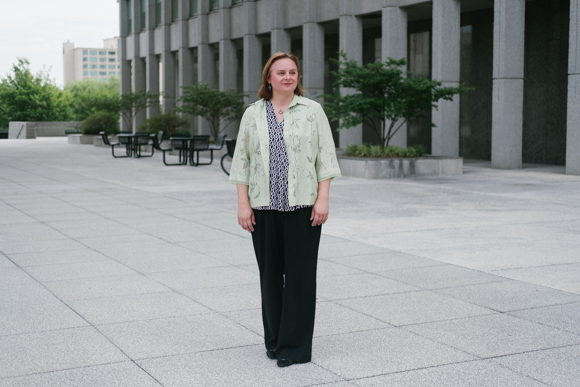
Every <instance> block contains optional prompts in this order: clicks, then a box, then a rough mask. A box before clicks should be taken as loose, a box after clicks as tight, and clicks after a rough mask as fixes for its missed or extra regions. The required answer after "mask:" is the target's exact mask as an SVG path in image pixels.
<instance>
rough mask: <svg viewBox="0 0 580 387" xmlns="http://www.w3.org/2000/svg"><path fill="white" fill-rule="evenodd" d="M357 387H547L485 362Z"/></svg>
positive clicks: (396, 376)
mask: <svg viewBox="0 0 580 387" xmlns="http://www.w3.org/2000/svg"><path fill="white" fill-rule="evenodd" d="M354 383H356V385H357V386H360V387H367V386H381V387H433V386H437V387H457V386H461V387H497V386H505V387H542V386H544V387H545V384H544V383H540V382H538V381H536V380H534V379H531V378H529V377H527V376H525V375H522V374H518V373H516V372H513V371H510V370H508V369H506V368H505V367H502V366H499V365H497V364H494V363H492V362H490V361H489V360H484V361H468V362H463V363H458V364H449V365H444V366H439V367H430V368H424V369H420V370H413V371H407V372H401V373H396V374H390V375H383V376H376V377H372V378H365V379H359V380H355V381H354Z"/></svg>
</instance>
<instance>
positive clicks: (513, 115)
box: [491, 0, 526, 169]
mask: <svg viewBox="0 0 580 387" xmlns="http://www.w3.org/2000/svg"><path fill="white" fill-rule="evenodd" d="M525 3H526V2H525V0H495V6H494V11H493V12H494V26H493V96H492V97H493V105H492V129H491V165H492V167H494V168H502V169H514V168H521V167H522V128H523V106H524V24H525Z"/></svg>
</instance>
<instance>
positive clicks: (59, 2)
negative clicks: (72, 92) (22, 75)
mask: <svg viewBox="0 0 580 387" xmlns="http://www.w3.org/2000/svg"><path fill="white" fill-rule="evenodd" d="M0 15H2V21H1V22H0V78H4V77H5V76H6V74H7V73H8V72H10V70H11V68H12V64H13V63H16V61H17V58H18V57H23V58H27V59H28V61H29V62H30V67H31V69H32V71H33V72H34V73H36V72H37V71H39V70H42V68H43V67H42V66H43V65H45V66H46V68H48V67H51V70H50V77H51V78H53V79H54V80H55V81H56V84H57V85H58V86H59V87H62V84H63V74H62V72H63V69H62V44H63V43H64V42H66V41H71V42H73V43H74V44H75V47H103V39H106V38H112V37H114V36H118V35H119V4H118V3H117V0H97V1H95V0H92V1H89V0H0Z"/></svg>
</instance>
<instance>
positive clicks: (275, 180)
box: [254, 101, 312, 212]
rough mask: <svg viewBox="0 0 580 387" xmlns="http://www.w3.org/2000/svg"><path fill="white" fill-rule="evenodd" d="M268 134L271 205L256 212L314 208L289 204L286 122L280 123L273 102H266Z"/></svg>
mask: <svg viewBox="0 0 580 387" xmlns="http://www.w3.org/2000/svg"><path fill="white" fill-rule="evenodd" d="M266 115H267V118H268V133H269V136H270V205H269V206H262V207H255V208H254V209H255V210H276V211H282V212H290V211H294V210H298V209H300V208H306V207H312V206H305V205H300V206H292V207H290V203H289V202H288V154H287V152H286V144H285V143H284V120H282V122H280V123H278V120H277V119H276V112H274V107H273V106H272V102H270V101H266Z"/></svg>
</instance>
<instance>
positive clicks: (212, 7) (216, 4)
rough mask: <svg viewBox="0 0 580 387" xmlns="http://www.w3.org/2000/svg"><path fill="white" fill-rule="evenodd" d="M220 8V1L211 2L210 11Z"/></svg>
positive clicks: (212, 0) (210, 0)
mask: <svg viewBox="0 0 580 387" xmlns="http://www.w3.org/2000/svg"><path fill="white" fill-rule="evenodd" d="M219 7H220V2H219V0H209V10H210V11H213V10H216V9H218V8H219Z"/></svg>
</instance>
